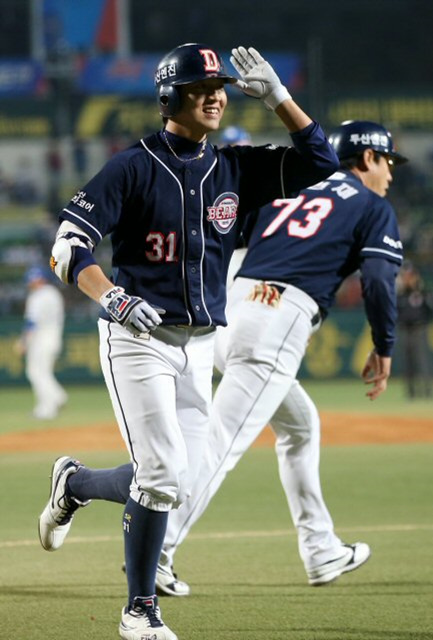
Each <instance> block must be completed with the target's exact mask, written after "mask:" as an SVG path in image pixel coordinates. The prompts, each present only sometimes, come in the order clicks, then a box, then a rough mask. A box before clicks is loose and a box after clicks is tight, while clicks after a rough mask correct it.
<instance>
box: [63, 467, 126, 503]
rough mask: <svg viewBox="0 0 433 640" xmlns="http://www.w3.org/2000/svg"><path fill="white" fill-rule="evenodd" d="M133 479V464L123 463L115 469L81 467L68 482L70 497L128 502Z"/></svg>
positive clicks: (67, 487) (83, 500)
mask: <svg viewBox="0 0 433 640" xmlns="http://www.w3.org/2000/svg"><path fill="white" fill-rule="evenodd" d="M131 480H132V464H131V463H129V464H123V465H121V466H120V467H115V468H114V469H88V468H87V467H81V468H80V469H79V470H78V471H77V472H76V473H72V474H71V475H70V476H69V478H68V481H67V483H66V489H67V493H68V495H69V497H73V498H77V500H79V501H80V502H86V500H109V501H110V502H119V503H120V504H126V501H127V500H128V498H129V487H130V485H131Z"/></svg>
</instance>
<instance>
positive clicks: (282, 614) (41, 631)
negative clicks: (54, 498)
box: [0, 380, 433, 640]
mask: <svg viewBox="0 0 433 640" xmlns="http://www.w3.org/2000/svg"><path fill="white" fill-rule="evenodd" d="M306 387H307V389H308V390H309V391H310V393H311V395H312V397H313V399H314V400H315V401H316V402H317V404H318V406H319V409H320V412H321V417H322V423H323V448H322V464H321V470H322V484H323V491H324V495H325V498H326V500H327V504H328V506H329V509H330V511H331V513H332V515H333V518H334V522H335V526H336V530H337V533H338V534H339V535H340V536H341V537H342V539H343V540H345V541H347V542H355V541H357V540H362V541H365V542H367V543H368V544H370V546H371V548H372V556H371V558H370V560H369V561H368V563H367V564H366V565H365V566H364V567H362V568H360V569H359V570H358V571H356V572H354V573H353V574H346V575H345V576H343V577H342V578H340V580H338V581H337V582H335V583H333V584H331V585H329V586H327V587H321V588H312V587H309V586H308V585H307V583H306V576H305V573H304V570H303V566H302V564H301V561H300V559H299V557H298V553H297V544H296V536H295V533H294V530H293V526H292V524H291V521H290V517H289V513H288V510H287V507H286V504H285V498H284V495H283V492H282V489H281V487H280V485H279V482H278V477H277V467H276V460H275V456H274V452H273V449H272V436H271V434H270V432H269V431H265V432H264V435H263V437H262V438H260V439H259V441H258V442H257V443H256V446H254V447H253V448H252V449H251V450H250V451H249V452H248V453H247V454H246V456H245V457H244V458H243V459H242V460H241V462H240V464H239V465H238V467H237V468H236V469H235V470H234V471H233V472H232V473H231V474H230V475H229V477H228V479H227V480H226V482H225V483H224V484H223V486H222V488H221V490H220V492H219V493H218V494H217V496H216V497H215V499H214V501H213V502H212V503H211V505H210V507H209V509H208V511H207V512H206V513H205V515H204V516H203V518H202V519H201V520H200V521H199V522H198V523H197V524H196V526H195V527H194V529H193V530H192V532H191V535H190V537H189V538H188V539H187V540H186V541H185V543H184V544H183V546H182V547H181V548H180V550H179V552H178V555H177V559H176V565H175V570H176V572H177V573H178V574H179V575H180V577H181V578H182V579H184V580H186V581H188V582H189V583H190V585H191V588H192V595H191V596H190V597H189V598H179V599H176V598H164V599H161V605H162V611H163V616H164V619H165V621H166V622H167V624H168V625H169V626H170V627H171V628H172V629H173V630H174V631H176V633H177V634H178V636H179V640H223V639H224V640H264V639H266V640H433V607H432V602H433V555H432V538H433V497H432V496H433V400H431V399H430V400H415V401H408V400H406V399H405V397H404V392H403V388H402V385H401V383H400V381H398V380H393V381H392V382H391V385H390V388H389V390H388V392H387V394H386V395H384V396H383V397H381V398H379V399H378V400H376V401H375V402H369V401H368V400H367V399H365V397H364V388H363V386H362V384H361V383H360V382H356V381H355V382H349V381H347V382H346V381H342V382H326V383H324V382H323V383H319V382H316V383H309V384H308V385H306ZM68 392H69V394H70V400H69V403H68V404H67V406H66V407H65V409H64V410H63V413H62V414H61V416H60V417H59V418H58V420H56V422H55V424H53V423H51V422H41V421H36V420H34V419H33V418H32V417H31V415H30V414H31V407H32V397H31V394H30V391H29V390H28V389H26V388H11V389H2V390H1V391H0V405H1V407H2V422H1V425H0V486H1V495H2V500H1V504H2V507H1V522H0V572H1V578H0V620H1V623H0V639H1V640H54V639H56V640H57V639H61V640H78V639H79V640H87V639H89V640H90V639H95V640H96V639H98V640H100V639H104V640H110V639H113V640H115V638H117V637H118V635H117V625H118V623H119V618H120V610H121V607H122V606H123V605H124V603H125V595H126V584H125V577H124V574H123V573H122V572H121V564H122V560H123V557H122V534H121V521H122V508H121V507H120V505H114V504H106V503H100V502H94V503H92V504H91V505H89V506H88V507H87V508H85V509H82V510H80V511H79V512H78V513H77V516H76V518H75V520H74V524H73V527H72V529H71V533H70V536H69V537H68V539H67V541H66V543H65V545H64V546H63V547H62V548H61V549H60V550H59V551H57V552H55V553H47V552H45V551H43V550H42V548H41V547H40V545H39V541H38V538H37V526H36V525H37V518H38V515H39V513H40V511H41V510H42V508H43V506H44V505H45V502H46V500H47V497H48V489H49V475H50V470H51V466H52V463H53V461H54V459H55V458H56V457H57V456H59V455H63V454H69V455H73V456H76V457H78V458H79V459H81V460H82V461H83V462H84V463H85V464H88V465H90V466H97V467H105V466H112V465H116V464H120V463H123V462H125V461H126V454H125V452H124V450H123V445H122V442H121V440H120V438H119V436H118V434H117V428H116V426H115V424H114V419H113V415H112V411H111V406H110V403H109V399H108V395H107V393H106V391H105V389H104V388H102V387H99V386H94V387H92V386H89V387H86V388H81V387H70V388H69V389H68Z"/></svg>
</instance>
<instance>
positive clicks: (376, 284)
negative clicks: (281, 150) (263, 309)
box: [237, 171, 403, 356]
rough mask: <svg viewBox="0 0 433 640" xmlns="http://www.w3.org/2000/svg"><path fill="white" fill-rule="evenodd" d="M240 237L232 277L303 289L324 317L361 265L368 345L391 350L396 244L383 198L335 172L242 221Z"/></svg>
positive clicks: (385, 352)
mask: <svg viewBox="0 0 433 640" xmlns="http://www.w3.org/2000/svg"><path fill="white" fill-rule="evenodd" d="M253 223H255V224H253ZM244 235H245V237H246V238H247V239H248V237H249V241H248V252H247V255H246V257H245V259H244V261H243V263H242V266H241V268H240V270H239V271H238V273H237V275H238V276H243V277H246V278H254V279H259V280H267V281H271V282H272V281H273V282H277V283H278V282H279V283H287V284H291V285H293V286H295V287H297V288H298V289H302V291H304V292H305V293H307V294H308V295H309V296H311V297H312V298H313V299H314V300H315V301H316V302H317V304H318V305H319V307H320V309H321V312H322V315H323V316H325V315H326V313H327V310H328V308H329V307H330V306H331V304H332V303H333V301H334V297H335V293H336V291H337V289H338V287H339V286H340V284H341V283H342V281H343V280H344V278H346V277H347V276H348V275H350V274H351V273H354V272H355V271H357V270H358V269H361V272H362V284H363V295H364V302H365V308H366V313H367V317H368V320H369V322H370V325H371V328H372V338H373V342H374V345H375V347H376V349H377V352H378V353H379V355H382V356H388V355H391V353H392V349H393V346H394V343H395V326H396V320H397V309H396V297H395V276H396V273H397V270H398V267H399V266H400V265H401V262H402V249H403V247H402V243H401V241H400V237H399V231H398V226H397V219H396V216H395V212H394V210H393V208H392V206H391V204H390V203H389V202H388V201H387V200H386V199H385V198H381V197H380V196H378V195H377V194H375V193H374V192H373V191H371V190H370V189H368V188H366V187H364V185H363V184H362V183H361V181H360V180H359V179H358V178H357V177H356V176H355V175H354V174H353V173H352V172H350V171H338V172H337V173H334V174H333V175H331V176H330V177H329V178H328V179H327V180H324V181H322V182H320V183H318V184H316V185H313V186H311V187H309V188H307V189H305V190H303V191H301V193H300V194H299V195H298V196H296V197H295V198H291V199H277V200H274V201H273V202H272V203H270V204H268V205H266V206H265V207H263V208H262V209H261V210H260V211H258V212H257V214H256V216H251V219H250V220H248V222H247V224H246V228H245V230H244Z"/></svg>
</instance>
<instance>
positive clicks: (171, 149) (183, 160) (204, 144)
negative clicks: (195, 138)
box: [162, 129, 207, 162]
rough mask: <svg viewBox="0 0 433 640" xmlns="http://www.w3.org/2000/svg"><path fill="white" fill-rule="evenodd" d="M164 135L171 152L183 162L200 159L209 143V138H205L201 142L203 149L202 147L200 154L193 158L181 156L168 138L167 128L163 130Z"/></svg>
mask: <svg viewBox="0 0 433 640" xmlns="http://www.w3.org/2000/svg"><path fill="white" fill-rule="evenodd" d="M162 135H163V137H164V141H165V144H166V145H167V147H168V148H169V149H170V151H171V153H172V154H173V155H174V157H175V158H177V159H178V160H180V161H181V162H192V161H193V160H200V158H203V156H204V152H205V149H206V145H207V138H205V139H204V140H203V142H202V143H201V149H200V151H199V153H198V155H196V156H194V157H193V158H181V157H180V156H178V155H177V153H176V151H175V150H174V149H173V147H172V146H171V144H170V143H169V141H168V138H167V134H166V133H165V129H163V130H162Z"/></svg>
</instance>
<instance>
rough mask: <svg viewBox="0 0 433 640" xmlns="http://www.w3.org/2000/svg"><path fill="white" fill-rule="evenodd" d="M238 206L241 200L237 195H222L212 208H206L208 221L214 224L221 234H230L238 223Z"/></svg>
mask: <svg viewBox="0 0 433 640" xmlns="http://www.w3.org/2000/svg"><path fill="white" fill-rule="evenodd" d="M238 206H239V198H238V196H237V194H236V193H231V192H226V193H222V194H221V195H220V196H218V198H217V199H216V200H215V202H214V203H213V205H212V206H211V207H206V208H207V217H206V220H207V221H208V222H212V224H213V226H214V227H215V229H216V230H217V231H218V232H219V233H228V232H229V231H230V229H231V228H232V227H233V225H234V223H235V222H236V218H237V215H238Z"/></svg>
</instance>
